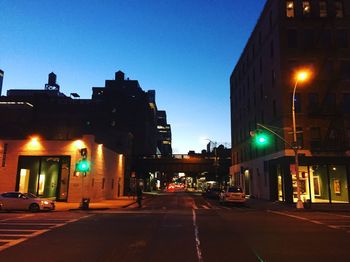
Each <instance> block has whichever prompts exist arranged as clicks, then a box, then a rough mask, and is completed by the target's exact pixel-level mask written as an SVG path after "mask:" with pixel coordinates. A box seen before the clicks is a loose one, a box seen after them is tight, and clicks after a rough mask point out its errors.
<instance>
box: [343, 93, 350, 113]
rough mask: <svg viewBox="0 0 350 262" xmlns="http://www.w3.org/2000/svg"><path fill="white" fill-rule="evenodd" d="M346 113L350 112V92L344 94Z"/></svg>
mask: <svg viewBox="0 0 350 262" xmlns="http://www.w3.org/2000/svg"><path fill="white" fill-rule="evenodd" d="M343 109H344V113H350V94H343Z"/></svg>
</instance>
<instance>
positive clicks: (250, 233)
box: [0, 192, 350, 262]
mask: <svg viewBox="0 0 350 262" xmlns="http://www.w3.org/2000/svg"><path fill="white" fill-rule="evenodd" d="M0 244H1V246H0V261H13V262H16V261H23V260H25V261H44V260H46V261H299V262H300V261H348V260H349V259H348V246H349V244H350V214H348V213H346V212H319V211H312V210H309V211H297V210H294V211H293V210H288V209H286V210H278V211H277V210H269V209H266V210H264V209H261V208H259V209H258V208H254V207H250V206H235V205H227V206H226V205H225V206H222V205H220V204H219V203H218V201H216V200H208V199H206V198H203V197H202V196H201V195H200V194H198V193H180V192H179V193H164V194H160V195H156V196H152V197H150V198H147V199H146V200H145V201H144V203H143V207H142V208H138V207H137V205H136V204H132V205H130V206H128V207H126V208H118V209H106V210H89V211H79V210H76V211H63V212H57V211H55V212H41V213H28V212H12V213H4V212H2V213H0Z"/></svg>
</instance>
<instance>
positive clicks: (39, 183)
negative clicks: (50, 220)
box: [0, 135, 125, 202]
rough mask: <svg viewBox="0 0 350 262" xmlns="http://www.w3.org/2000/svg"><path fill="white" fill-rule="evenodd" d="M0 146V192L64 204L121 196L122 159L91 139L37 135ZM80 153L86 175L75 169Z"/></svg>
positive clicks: (122, 191) (2, 142) (90, 137)
mask: <svg viewBox="0 0 350 262" xmlns="http://www.w3.org/2000/svg"><path fill="white" fill-rule="evenodd" d="M0 145H1V147H0V154H1V155H0V163H1V166H0V191H1V192H6V191H13V190H16V191H20V192H30V193H33V194H35V195H38V196H40V197H44V198H51V199H55V200H57V201H66V202H80V201H81V199H82V198H89V199H91V200H92V201H99V200H103V199H116V198H117V197H119V196H121V195H123V193H124V168H125V166H124V163H125V158H124V156H123V155H122V154H118V153H116V152H113V151H112V150H110V149H108V148H106V147H105V146H103V145H102V144H98V143H96V141H95V137H94V136H91V135H85V136H83V137H81V138H80V139H76V140H45V139H43V137H40V136H37V135H36V136H31V137H28V139H22V140H10V139H6V140H3V139H1V140H0ZM82 149H85V150H86V151H85V152H86V156H85V157H86V159H87V161H88V162H89V163H90V165H91V167H90V170H89V171H87V172H78V171H77V169H76V165H77V164H78V163H79V161H81V159H82V158H83V156H82V154H81V150H82Z"/></svg>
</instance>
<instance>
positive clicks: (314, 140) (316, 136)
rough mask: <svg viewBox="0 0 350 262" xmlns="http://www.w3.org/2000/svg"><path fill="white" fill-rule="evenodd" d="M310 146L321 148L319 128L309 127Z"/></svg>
mask: <svg viewBox="0 0 350 262" xmlns="http://www.w3.org/2000/svg"><path fill="white" fill-rule="evenodd" d="M310 137H311V139H310V146H311V149H312V150H320V149H321V128H319V127H311V128H310Z"/></svg>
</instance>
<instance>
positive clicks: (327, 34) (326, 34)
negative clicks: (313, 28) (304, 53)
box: [317, 29, 332, 48]
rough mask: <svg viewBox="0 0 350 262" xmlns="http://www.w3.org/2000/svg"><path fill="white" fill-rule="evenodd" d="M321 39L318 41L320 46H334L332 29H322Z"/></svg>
mask: <svg viewBox="0 0 350 262" xmlns="http://www.w3.org/2000/svg"><path fill="white" fill-rule="evenodd" d="M319 36H320V37H319V40H318V43H317V46H318V47H323V48H330V47H332V34H331V30H329V29H325V30H322V31H321V32H320V34H319Z"/></svg>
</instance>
